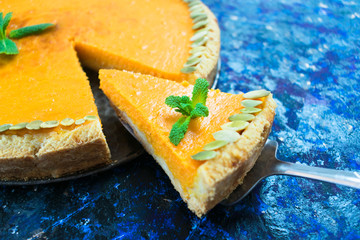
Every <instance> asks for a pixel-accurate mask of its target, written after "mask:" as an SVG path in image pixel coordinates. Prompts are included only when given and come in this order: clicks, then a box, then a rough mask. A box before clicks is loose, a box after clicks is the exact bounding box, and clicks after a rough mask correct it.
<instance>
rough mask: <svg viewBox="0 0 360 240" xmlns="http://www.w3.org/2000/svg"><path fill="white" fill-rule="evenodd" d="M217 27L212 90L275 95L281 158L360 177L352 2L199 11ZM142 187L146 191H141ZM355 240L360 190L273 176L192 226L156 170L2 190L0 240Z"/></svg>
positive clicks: (147, 162)
mask: <svg viewBox="0 0 360 240" xmlns="http://www.w3.org/2000/svg"><path fill="white" fill-rule="evenodd" d="M204 2H205V3H206V4H207V5H208V6H209V7H210V8H211V9H212V10H213V12H214V13H215V15H216V16H217V17H218V19H219V25H220V27H221V31H222V52H221V59H222V69H221V76H220V80H219V85H218V87H219V88H220V89H221V90H223V91H226V92H234V93H238V92H240V91H244V92H246V91H249V90H254V89H258V88H266V89H269V90H271V91H272V92H273V94H274V96H275V98H276V102H277V104H278V108H277V115H276V120H275V123H274V126H273V132H272V134H271V136H270V138H271V139H274V140H277V141H278V142H279V144H280V147H279V152H278V157H279V158H280V159H283V160H286V161H290V162H299V163H305V164H308V165H312V166H324V167H329V168H336V169H346V170H360V140H359V139H360V128H359V123H360V117H359V115H360V104H359V101H358V99H359V98H360V92H359V89H360V71H359V70H360V61H359V56H360V40H359V39H360V2H358V1H356V0H353V1H352V0H346V1H345V0H344V1H330V0H323V1H310V0H308V1H300V0H276V1H275V0H272V1H267V0H246V1H240V0H236V1H235V0H232V1H223V2H221V1H215V0H206V1H204ZM145 179H146V180H145ZM64 235H67V236H71V238H73V239H88V238H96V239H274V238H280V239H299V238H306V239H359V238H360V191H359V190H355V189H351V188H348V187H342V186H338V185H333V184H328V183H321V182H316V181H311V180H306V179H300V178H294V177H286V176H273V177H269V178H267V179H266V180H263V181H262V182H261V184H260V185H259V186H257V187H256V188H255V190H254V191H253V192H252V193H251V194H250V195H249V196H248V197H246V198H245V199H244V200H243V201H242V202H241V203H239V204H237V205H235V206H233V207H224V206H217V207H215V208H214V209H213V210H212V211H211V212H210V213H209V214H208V215H207V216H205V217H204V218H202V219H198V218H197V217H196V216H194V215H193V214H192V213H191V212H190V211H189V210H188V209H187V208H186V206H185V204H184V203H183V201H182V200H181V199H180V197H179V195H178V193H177V192H176V191H175V190H173V187H172V185H171V184H170V182H169V180H168V178H167V176H166V175H165V174H164V172H163V171H162V170H161V168H160V167H159V166H158V165H156V163H155V162H154V160H153V159H152V158H151V157H149V156H147V155H144V156H142V157H140V158H139V159H137V160H135V161H133V162H130V163H127V164H126V165H123V166H120V167H118V168H116V169H113V170H110V171H107V172H105V173H102V174H97V175H95V176H91V177H86V178H83V179H79V180H74V181H69V182H63V183H56V184H50V185H41V186H35V187H29V186H28V187H4V186H3V187H0V239H27V238H30V239H46V238H47V239H62V238H63V236H64Z"/></svg>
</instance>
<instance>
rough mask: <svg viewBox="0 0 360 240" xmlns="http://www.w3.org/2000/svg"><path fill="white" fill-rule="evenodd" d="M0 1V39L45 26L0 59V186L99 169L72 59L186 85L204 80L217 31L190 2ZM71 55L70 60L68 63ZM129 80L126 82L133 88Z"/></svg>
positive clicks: (97, 144)
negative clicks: (2, 32) (2, 25)
mask: <svg viewBox="0 0 360 240" xmlns="http://www.w3.org/2000/svg"><path fill="white" fill-rule="evenodd" d="M190 4H191V3H190V1H182V0H152V1H147V0H134V1H131V2H129V1H127V0H73V1H63V0H52V1H45V0H44V1H32V0H5V1H1V2H0V9H1V11H3V13H4V14H5V13H8V12H13V17H12V19H11V21H10V24H9V26H8V32H9V31H10V30H13V29H18V28H21V27H25V26H30V25H35V24H39V23H54V24H55V27H53V28H51V29H49V30H47V31H46V32H44V33H42V34H39V35H33V36H28V37H24V38H21V39H14V40H13V41H14V42H15V43H16V45H17V47H18V49H19V54H18V55H15V56H6V55H4V54H1V55H0V78H1V84H0V109H1V111H2V112H1V114H0V180H29V179H41V178H49V177H50V178H56V177H60V176H63V175H66V174H71V173H74V172H77V171H81V170H84V169H88V168H90V167H93V166H97V165H99V164H106V163H108V162H109V161H110V160H109V157H110V155H109V154H110V153H109V149H108V147H107V144H106V141H105V137H104V135H103V133H102V131H101V123H100V119H99V117H98V112H97V109H96V106H95V104H94V99H93V95H92V93H91V90H90V87H89V83H88V81H87V77H86V75H85V73H84V72H83V70H82V69H81V66H80V63H79V59H80V61H81V62H82V63H83V64H84V65H86V66H88V67H90V68H92V69H94V70H98V69H100V68H117V69H125V70H128V71H135V72H141V73H144V74H151V75H154V76H159V77H164V78H167V79H171V80H173V81H178V82H181V81H183V80H187V81H189V82H190V83H194V81H195V79H197V78H198V77H204V78H207V79H208V80H209V81H212V80H213V79H214V77H215V73H216V65H217V61H218V57H219V47H220V33H219V28H218V25H217V22H216V19H215V17H214V15H213V14H212V13H211V12H210V10H209V9H208V8H207V7H206V6H205V5H204V4H202V3H201V2H200V1H196V2H195V3H192V4H191V6H192V7H193V5H197V6H196V7H195V8H192V7H190ZM77 56H79V59H78V57H77ZM135 81H136V80H135Z"/></svg>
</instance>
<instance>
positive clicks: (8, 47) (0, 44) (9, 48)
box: [0, 38, 19, 55]
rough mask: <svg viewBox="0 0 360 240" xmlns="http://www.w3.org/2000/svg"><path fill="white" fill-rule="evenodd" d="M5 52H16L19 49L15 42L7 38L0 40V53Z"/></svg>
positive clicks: (11, 53)
mask: <svg viewBox="0 0 360 240" xmlns="http://www.w3.org/2000/svg"><path fill="white" fill-rule="evenodd" d="M1 53H5V54H8V55H13V54H18V53H19V50H18V48H17V47H16V44H15V43H14V42H13V41H11V40H10V39H8V38H5V39H1V40H0V54H1Z"/></svg>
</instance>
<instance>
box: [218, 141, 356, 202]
mask: <svg viewBox="0 0 360 240" xmlns="http://www.w3.org/2000/svg"><path fill="white" fill-rule="evenodd" d="M277 147H278V144H277V142H276V141H271V140H268V141H267V142H266V144H265V146H264V149H263V151H262V152H261V155H260V156H259V158H258V160H257V161H256V163H255V165H254V167H253V168H252V169H251V170H250V172H249V173H248V174H247V175H246V177H245V178H244V182H243V184H241V185H239V186H238V187H237V188H236V189H235V190H234V192H233V193H231V194H230V196H229V197H228V198H227V199H225V200H223V201H222V205H225V206H231V205H234V204H236V203H237V202H239V201H240V200H241V199H243V198H244V197H245V196H246V195H247V194H248V193H249V192H250V191H251V190H252V189H253V188H254V187H255V186H256V184H258V183H259V182H260V180H262V179H264V178H266V177H268V176H271V175H289V176H297V177H304V178H310V179H315V180H320V181H324V182H330V183H336V184H341V185H344V186H349V187H354V188H358V189H360V172H350V171H342V170H335V169H327V168H320V167H310V166H306V165H303V164H296V163H290V162H283V161H280V160H279V159H277V158H276V151H277Z"/></svg>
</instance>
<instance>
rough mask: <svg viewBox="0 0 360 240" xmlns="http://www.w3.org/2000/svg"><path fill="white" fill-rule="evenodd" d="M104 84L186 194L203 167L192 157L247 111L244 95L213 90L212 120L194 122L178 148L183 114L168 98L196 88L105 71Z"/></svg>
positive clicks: (102, 78) (104, 89)
mask: <svg viewBox="0 0 360 240" xmlns="http://www.w3.org/2000/svg"><path fill="white" fill-rule="evenodd" d="M136 80H138V81H136ZM100 81H101V82H100V83H101V89H102V90H103V91H104V92H105V94H106V95H107V96H108V97H109V98H110V100H111V102H112V103H113V104H114V105H115V106H116V107H117V108H119V109H120V110H121V111H122V112H125V113H126V115H127V116H128V117H129V118H130V119H131V121H132V123H133V124H134V125H135V126H136V127H137V128H138V129H139V130H140V131H141V132H143V133H144V135H145V137H146V139H147V141H148V142H149V143H150V144H151V145H152V147H153V149H154V152H155V155H157V156H159V157H161V158H162V159H163V160H164V161H165V162H166V164H167V167H168V168H169V170H170V172H171V173H172V174H173V176H174V178H175V179H177V180H179V181H180V183H181V186H182V188H183V190H184V192H187V191H188V189H189V188H191V187H192V186H193V183H194V178H195V176H196V173H197V169H198V167H199V166H200V165H201V164H202V163H203V161H197V160H194V159H192V156H193V155H195V154H196V153H198V152H201V151H202V148H203V147H204V146H205V145H206V144H208V143H210V142H212V141H214V137H213V135H212V134H213V133H214V132H217V131H219V130H221V126H222V125H223V124H225V123H228V122H229V119H228V118H229V116H231V115H234V114H237V113H240V110H241V109H243V108H244V107H243V106H242V105H241V102H242V100H243V97H242V94H238V95H234V94H228V93H222V92H220V91H218V90H210V91H209V94H208V98H207V101H206V106H207V107H208V109H209V116H208V117H201V118H196V119H193V120H191V122H190V125H189V128H188V131H187V132H186V134H185V137H184V138H183V139H182V140H181V142H180V144H179V145H178V146H175V145H174V144H172V143H171V142H170V141H169V133H170V130H171V128H172V125H173V124H174V123H175V122H176V121H177V120H178V119H179V118H180V117H181V114H180V113H177V112H175V111H174V110H173V109H171V108H170V107H168V106H167V105H166V104H165V98H166V97H168V96H170V95H175V96H183V95H187V96H189V97H191V93H192V89H193V86H192V85H189V84H186V83H183V84H180V83H176V84H174V83H173V82H171V81H168V80H164V79H160V78H156V77H152V76H147V75H140V74H133V73H129V72H122V71H115V70H101V71H100ZM258 107H261V105H260V106H258Z"/></svg>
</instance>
